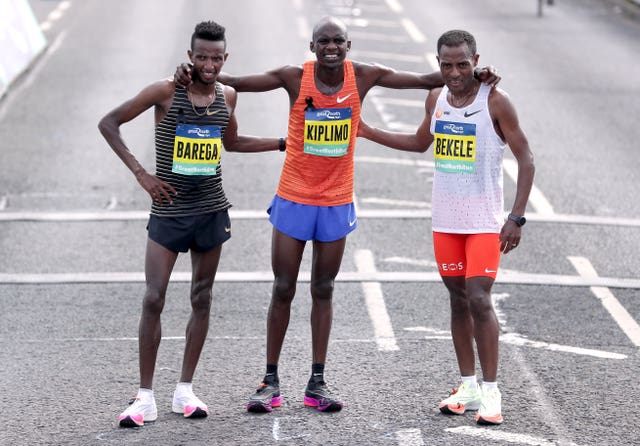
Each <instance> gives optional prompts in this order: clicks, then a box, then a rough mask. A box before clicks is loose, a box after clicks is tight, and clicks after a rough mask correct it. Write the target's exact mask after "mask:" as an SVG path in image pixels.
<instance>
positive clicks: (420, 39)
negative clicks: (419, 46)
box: [400, 18, 427, 43]
mask: <svg viewBox="0 0 640 446" xmlns="http://www.w3.org/2000/svg"><path fill="white" fill-rule="evenodd" d="M400 23H402V26H403V27H404V29H405V31H407V34H409V36H411V39H412V40H413V41H414V42H416V43H424V42H426V41H427V38H426V37H425V36H424V34H422V31H420V29H418V27H417V26H416V24H415V23H413V21H412V20H411V19H407V18H402V19H400Z"/></svg>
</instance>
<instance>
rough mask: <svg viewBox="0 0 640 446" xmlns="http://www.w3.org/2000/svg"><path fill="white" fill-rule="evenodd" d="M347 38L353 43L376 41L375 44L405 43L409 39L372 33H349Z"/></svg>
mask: <svg viewBox="0 0 640 446" xmlns="http://www.w3.org/2000/svg"><path fill="white" fill-rule="evenodd" d="M349 38H350V39H351V40H354V41H359V40H362V41H376V42H393V43H407V42H409V39H408V38H406V37H405V36H400V35H390V34H389V33H374V32H363V31H349Z"/></svg>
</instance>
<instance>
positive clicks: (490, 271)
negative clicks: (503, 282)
mask: <svg viewBox="0 0 640 446" xmlns="http://www.w3.org/2000/svg"><path fill="white" fill-rule="evenodd" d="M484 272H485V273H495V272H497V271H496V270H495V269H489V268H485V269H484Z"/></svg>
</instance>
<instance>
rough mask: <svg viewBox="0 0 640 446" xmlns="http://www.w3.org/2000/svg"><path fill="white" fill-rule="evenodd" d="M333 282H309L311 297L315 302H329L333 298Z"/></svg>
mask: <svg viewBox="0 0 640 446" xmlns="http://www.w3.org/2000/svg"><path fill="white" fill-rule="evenodd" d="M333 288H334V280H333V279H325V280H314V281H313V282H311V296H312V297H313V298H314V299H316V300H323V301H330V300H331V298H332V297H333Z"/></svg>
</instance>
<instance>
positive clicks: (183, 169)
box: [171, 124, 222, 175]
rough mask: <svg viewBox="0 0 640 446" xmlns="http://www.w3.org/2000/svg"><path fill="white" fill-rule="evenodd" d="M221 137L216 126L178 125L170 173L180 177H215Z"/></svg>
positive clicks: (219, 130) (220, 148)
mask: <svg viewBox="0 0 640 446" xmlns="http://www.w3.org/2000/svg"><path fill="white" fill-rule="evenodd" d="M221 135H222V131H221V129H220V127H219V126H217V125H189V124H178V125H177V126H176V137H175V142H174V144H173V167H172V169H171V171H172V172H174V173H179V174H181V175H215V174H216V168H217V167H218V163H219V162H220V154H221V152H222V139H221Z"/></svg>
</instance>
